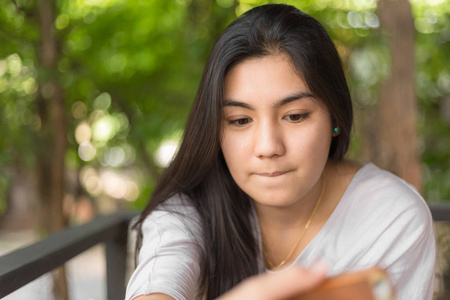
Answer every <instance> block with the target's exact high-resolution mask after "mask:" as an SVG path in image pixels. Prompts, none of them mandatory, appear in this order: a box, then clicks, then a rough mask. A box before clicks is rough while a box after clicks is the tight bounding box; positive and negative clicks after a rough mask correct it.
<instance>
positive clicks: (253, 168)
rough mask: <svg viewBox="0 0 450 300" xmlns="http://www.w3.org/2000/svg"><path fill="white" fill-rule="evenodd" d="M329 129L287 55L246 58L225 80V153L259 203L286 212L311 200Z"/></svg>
mask: <svg viewBox="0 0 450 300" xmlns="http://www.w3.org/2000/svg"><path fill="white" fill-rule="evenodd" d="M331 126H332V125H331V118H330V114H329V113H328V111H327V109H326V108H325V107H324V105H322V104H321V103H320V100H318V99H314V97H313V95H312V94H311V93H310V91H309V89H308V87H307V86H306V84H305V82H304V81H303V80H302V79H301V78H300V77H299V76H298V75H297V73H296V72H295V71H294V69H293V67H292V65H291V63H290V59H289V57H288V56H286V55H271V56H265V57H261V58H251V59H247V60H245V61H243V62H241V63H239V64H237V65H236V66H234V67H233V68H232V69H230V71H229V72H228V74H227V75H226V77H225V86H224V105H223V113H222V137H221V148H222V152H223V155H224V157H225V161H226V163H227V166H228V169H229V170H230V173H231V175H232V177H233V179H234V180H235V182H236V183H237V185H238V186H239V187H240V188H241V189H242V190H243V191H244V192H246V193H247V194H248V195H249V196H250V197H251V198H252V199H253V200H254V201H256V203H259V204H262V205H268V206H275V207H287V206H289V205H291V204H294V203H296V202H297V201H299V200H301V199H302V198H303V197H304V196H305V195H307V193H308V192H309V191H310V190H311V189H312V188H313V186H314V185H315V184H316V183H317V182H318V180H319V178H320V176H321V174H322V172H323V169H324V167H325V164H326V162H327V159H328V152H329V149H330V144H331V138H332V128H331Z"/></svg>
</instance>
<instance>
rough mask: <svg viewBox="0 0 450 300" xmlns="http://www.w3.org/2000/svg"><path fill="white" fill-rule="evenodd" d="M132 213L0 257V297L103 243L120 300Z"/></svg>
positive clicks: (436, 215) (447, 215)
mask: <svg viewBox="0 0 450 300" xmlns="http://www.w3.org/2000/svg"><path fill="white" fill-rule="evenodd" d="M430 210H431V214H432V215H433V219H434V220H435V221H450V204H433V205H430ZM135 215H136V213H116V214H112V215H108V216H103V217H99V218H97V219H95V220H94V221H92V222H90V223H88V224H85V225H82V226H79V227H75V228H68V229H65V230H63V231H60V232H58V233H55V234H53V235H51V236H49V237H48V238H46V239H44V240H42V241H40V242H37V243H35V244H33V245H31V246H28V247H24V248H21V249H19V250H16V251H14V252H12V253H9V254H6V255H4V256H2V257H0V298H2V297H4V296H6V295H8V294H10V293H12V292H14V291H15V290H17V289H19V288H21V287H22V286H24V285H25V284H27V283H29V282H31V281H32V280H34V279H36V278H38V277H39V276H41V275H44V274H45V273H47V272H50V271H52V270H53V269H55V268H56V267H58V266H60V265H62V264H64V263H65V262H67V261H68V260H70V259H71V258H73V257H75V256H76V255H78V254H80V253H82V252H84V251H85V250H87V249H89V248H91V247H92V246H95V245H96V244H99V243H105V246H106V247H105V255H106V283H107V299H109V300H116V299H117V300H119V299H121V300H122V299H124V297H125V274H126V256H127V238H128V237H127V233H128V224H129V223H130V221H131V219H132V218H133V217H134V216H135Z"/></svg>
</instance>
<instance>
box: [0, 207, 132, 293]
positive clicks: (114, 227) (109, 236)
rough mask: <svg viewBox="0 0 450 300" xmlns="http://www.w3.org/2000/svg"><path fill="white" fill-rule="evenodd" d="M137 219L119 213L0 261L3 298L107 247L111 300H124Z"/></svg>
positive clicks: (101, 218) (107, 269)
mask: <svg viewBox="0 0 450 300" xmlns="http://www.w3.org/2000/svg"><path fill="white" fill-rule="evenodd" d="M135 215H136V213H116V214H112V215H108V216H103V217H99V218H97V219H95V220H94V221H92V222H90V223H87V224H85V225H82V226H79V227H75V228H68V229H65V230H62V231H60V232H58V233H55V234H53V235H50V236H49V237H48V238H46V239H44V240H42V241H39V242H37V243H35V244H33V245H30V246H28V247H24V248H21V249H19V250H16V251H14V252H12V253H9V254H6V255H4V256H2V257H0V298H2V297H4V296H6V295H8V294H10V293H12V292H14V291H15V290H17V289H19V288H21V287H22V286H24V285H25V284H27V283H29V282H31V281H32V280H34V279H36V278H38V277H39V276H41V275H44V274H45V273H48V272H50V271H52V270H53V269H55V268H56V267H58V266H60V265H62V264H64V263H65V262H67V261H68V260H70V259H71V258H73V257H75V256H76V255H78V254H80V253H82V252H84V251H86V250H87V249H89V248H91V247H92V246H95V245H96V244H99V243H105V255H106V283H107V298H108V299H110V300H116V299H117V300H119V299H121V300H123V299H124V298H125V274H126V257H127V238H128V237H127V233H128V224H129V223H130V221H131V219H132V218H133V217H134V216H135Z"/></svg>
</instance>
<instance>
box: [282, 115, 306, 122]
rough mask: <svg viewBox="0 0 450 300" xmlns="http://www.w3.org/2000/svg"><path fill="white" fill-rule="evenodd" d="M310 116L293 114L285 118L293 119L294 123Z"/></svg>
mask: <svg viewBox="0 0 450 300" xmlns="http://www.w3.org/2000/svg"><path fill="white" fill-rule="evenodd" d="M307 117H308V114H291V115H287V116H285V117H283V119H286V120H288V121H291V122H293V123H298V122H300V121H302V120H304V119H306V118H307Z"/></svg>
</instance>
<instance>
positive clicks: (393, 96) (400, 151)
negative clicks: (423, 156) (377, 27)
mask: <svg viewBox="0 0 450 300" xmlns="http://www.w3.org/2000/svg"><path fill="white" fill-rule="evenodd" d="M378 9H379V12H378V14H379V17H380V24H381V29H382V31H383V33H385V34H387V36H388V37H389V43H390V49H391V61H392V63H391V72H390V75H389V77H388V79H387V80H386V81H385V82H384V83H383V84H382V86H381V93H380V100H379V116H378V122H377V124H376V131H375V132H376V137H377V139H376V144H377V145H376V151H375V152H374V153H375V158H374V161H375V162H376V163H377V164H378V165H379V166H380V167H382V168H384V169H387V170H389V171H391V172H393V173H394V174H397V175H398V176H400V177H402V178H404V179H405V180H406V181H408V182H409V183H411V184H413V185H414V186H415V187H416V188H417V189H418V190H419V192H421V191H422V169H421V165H420V157H419V156H420V155H419V153H418V149H417V133H416V116H417V99H416V95H415V91H414V24H413V17H412V13H411V5H410V3H409V2H408V1H407V0H396V1H393V0H380V2H379V7H378Z"/></svg>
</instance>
